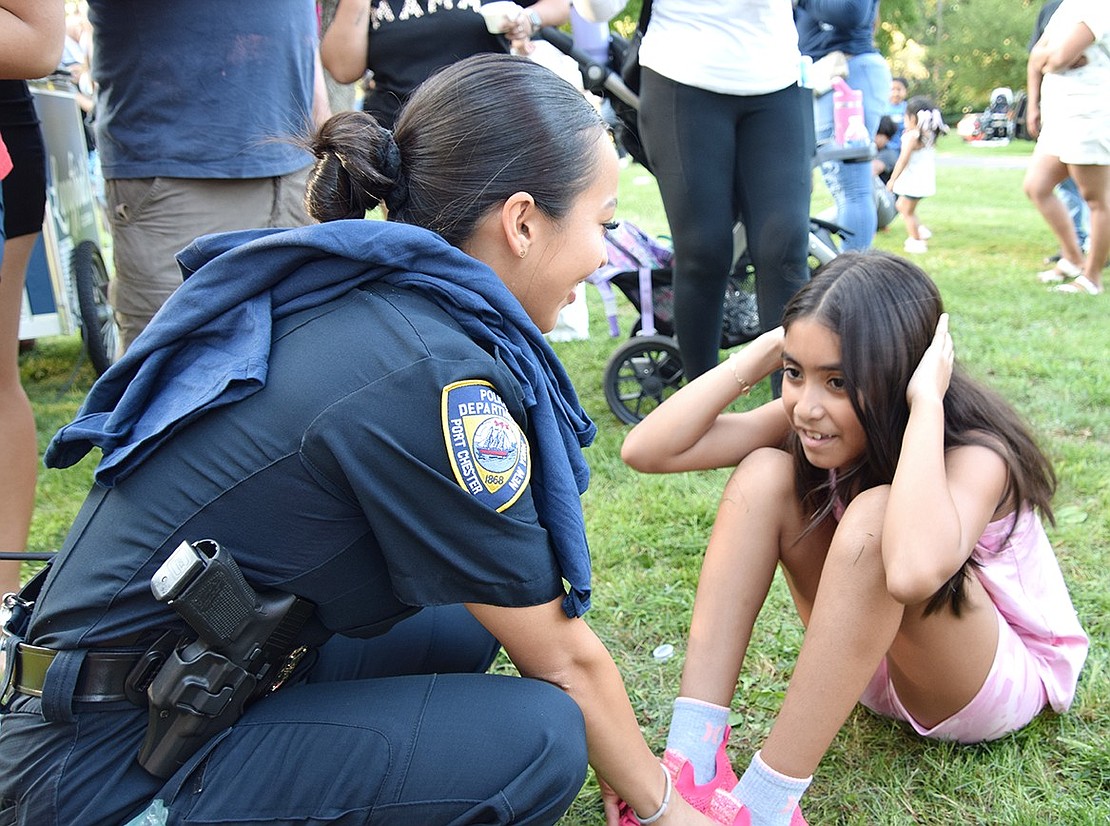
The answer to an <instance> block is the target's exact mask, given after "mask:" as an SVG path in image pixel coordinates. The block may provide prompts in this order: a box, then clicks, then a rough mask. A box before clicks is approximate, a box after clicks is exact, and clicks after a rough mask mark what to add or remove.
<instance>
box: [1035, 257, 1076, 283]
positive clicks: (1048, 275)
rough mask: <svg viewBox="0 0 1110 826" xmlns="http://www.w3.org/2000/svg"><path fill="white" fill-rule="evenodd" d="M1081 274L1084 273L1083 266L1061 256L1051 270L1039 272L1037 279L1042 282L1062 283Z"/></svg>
mask: <svg viewBox="0 0 1110 826" xmlns="http://www.w3.org/2000/svg"><path fill="white" fill-rule="evenodd" d="M1081 275H1083V268H1082V267H1080V266H1079V265H1078V264H1073V263H1072V262H1071V261H1069V260H1068V259H1066V258H1061V259H1060V260H1059V261H1057V262H1056V266H1055V267H1053V268H1052V269H1051V270H1045V271H1044V272H1039V273H1037V280H1038V281H1040V282H1041V283H1042V284H1062V283H1063V282H1064V281H1066V280H1067V279H1069V278H1078V277H1079V276H1081Z"/></svg>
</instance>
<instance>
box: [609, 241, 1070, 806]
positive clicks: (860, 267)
mask: <svg viewBox="0 0 1110 826" xmlns="http://www.w3.org/2000/svg"><path fill="white" fill-rule="evenodd" d="M779 367H781V368H782V369H783V372H784V378H783V386H782V398H781V399H779V400H774V401H771V402H769V403H767V404H765V405H763V406H761V407H758V408H755V409H753V410H748V411H745V412H742V413H725V412H723V411H724V409H725V408H726V407H728V406H729V405H730V404H732V403H733V402H734V401H735V400H736V398H737V397H738V396H740V395H743V394H745V393H747V392H748V390H749V389H750V387H751V385H753V384H755V383H756V382H757V381H759V380H760V379H762V378H763V377H764V376H767V375H768V374H769V373H771V372H772V371H773V370H775V369H777V368H779ZM622 457H623V459H624V460H625V461H626V462H627V463H628V464H629V465H631V466H632V467H634V468H636V469H637V470H640V471H643V472H645V473H675V472H681V471H690V470H703V469H707V468H718V467H730V466H734V465H735V466H737V467H736V470H735V471H734V472H733V474H732V476H731V478H730V479H729V481H728V483H727V484H726V486H725V490H724V495H723V496H722V499H721V503H720V506H719V509H718V512H717V519H716V522H715V524H714V526H713V531H712V535H711V537H710V540H709V547H708V549H707V551H706V556H705V561H704V563H703V567H702V571H701V576H700V579H699V581H698V588H697V595H696V598H695V601H694V609H693V619H692V622H691V627H690V638H689V644H688V650H687V656H686V662H685V664H684V667H683V672H682V681H681V685H680V696H679V697H678V699H676V700H675V703H674V712H673V716H672V719H671V727H670V731H669V735H668V738H667V750H666V753H665V755H664V765H665V766H667V767H668V769H669V770H670V771H671V773H672V776H673V778H674V785H675V789H676V790H677V791H678V792H679V793H681V794H682V795H683V797H685V798H686V799H687V800H688V801H690V802H691V803H693V804H694V805H695V807H697V808H699V809H702V810H704V811H707V812H708V813H709V814H710V816H711V817H713V818H714V819H715V820H717V822H720V823H727V824H748V823H751V824H753V825H754V826H763V825H764V824H780V823H781V824H787V823H793V824H799V823H804V822H805V821H804V820H803V818H802V815H801V811H800V809H799V808H798V800H799V798H800V797H801V795H802V793H803V792H804V791H805V789H806V787H807V786H808V785H809V783H810V780H811V779H812V777H811V776H812V774H813V772H814V771H815V770H816V768H817V766H818V764H819V762H820V760H821V758H822V756H823V755H824V754H825V752H826V750H827V749H828V748H829V745H830V744H831V743H832V740H833V738H834V737H835V736H836V734H837V732H838V731H839V729H840V727H841V726H842V725H843V723H844V722H845V720H846V719H847V717H848V715H849V714H850V713H851V711H852V709H853V708H854V706H855V704H856V702H857V701H858V702H861V703H863V704H864V705H865V706H867V707H868V708H870V709H872V710H873V711H875V712H876V713H878V714H880V715H883V716H886V717H891V718H894V719H897V720H902V721H904V722H905V723H907V724H908V725H909V726H910V727H911V728H912V729H913V730H914V731H916V732H917V733H918V734H920V735H922V736H924V737H931V738H937V739H943V740H955V741H959V742H963V743H975V742H981V741H985V740H993V739H996V738H999V737H1002V736H1004V735H1006V734H1008V733H1010V732H1013V731H1016V730H1017V729H1020V728H1022V727H1023V726H1025V725H1026V724H1027V723H1029V721H1030V720H1032V719H1033V718H1034V717H1035V716H1037V714H1039V713H1040V711H1041V710H1042V709H1043V708H1044V707H1045V706H1046V705H1048V706H1051V707H1052V708H1053V709H1054V710H1055V711H1057V712H1062V711H1064V710H1066V709H1067V708H1068V707H1069V705H1070V704H1071V701H1072V698H1073V696H1074V694H1075V688H1076V682H1077V679H1078V674H1079V670H1080V667H1081V666H1082V664H1083V662H1084V660H1085V658H1086V654H1087V645H1088V641H1087V637H1086V635H1085V634H1084V632H1083V629H1082V628H1081V627H1080V624H1079V621H1078V618H1077V617H1076V613H1075V610H1074V608H1073V607H1072V603H1071V599H1070V597H1069V595H1068V591H1067V588H1066V586H1065V584H1064V580H1063V577H1062V576H1061V573H1060V568H1059V566H1058V564H1057V561H1056V557H1055V555H1054V553H1053V550H1052V547H1051V546H1050V544H1049V541H1048V538H1047V537H1046V535H1045V531H1044V528H1043V526H1042V522H1041V516H1039V515H1038V512H1039V513H1040V514H1043V515H1044V516H1046V517H1047V518H1049V519H1051V516H1052V512H1051V499H1052V495H1053V492H1054V488H1055V476H1054V473H1053V470H1052V468H1051V465H1050V463H1049V460H1048V459H1047V458H1046V457H1045V455H1044V454H1043V453H1042V452H1041V450H1040V449H1039V448H1038V447H1037V445H1036V443H1035V442H1034V440H1033V438H1032V437H1031V436H1030V434H1029V431H1028V430H1027V429H1026V427H1025V425H1024V424H1023V423H1022V421H1021V420H1020V418H1019V416H1018V415H1017V414H1016V413H1015V411H1014V410H1013V409H1012V408H1011V407H1010V405H1009V404H1007V403H1006V402H1005V401H1004V400H1003V399H1002V398H1001V397H999V396H998V395H996V394H995V393H994V392H992V391H990V390H988V389H987V388H986V387H984V386H982V385H980V384H979V383H977V382H975V381H973V380H972V379H971V378H970V377H969V376H968V375H967V374H966V373H965V372H964V371H963V370H962V369H961V368H960V367H959V366H958V365H954V363H953V345H952V339H951V336H950V335H949V332H948V315H947V314H946V313H945V312H944V311H943V307H942V304H941V298H940V294H939V293H938V291H937V288H936V286H935V285H934V284H933V282H932V281H931V280H930V279H929V277H928V276H927V275H926V274H925V273H924V272H923V271H922V270H921V269H919V268H918V267H916V266H914V265H913V264H911V263H910V262H908V261H906V260H905V259H902V258H900V257H898V256H895V255H891V254H888V253H880V252H869V253H845V254H842V255H841V256H840V257H838V258H836V259H835V260H834V261H832V262H831V263H829V264H827V265H826V266H825V267H823V268H822V269H821V270H820V271H819V272H818V273H817V274H816V276H815V277H814V278H813V280H812V281H811V282H810V283H809V284H808V285H807V286H806V287H804V288H803V289H802V290H801V291H800V292H799V293H798V294H797V295H796V296H795V297H794V299H793V300H792V301H791V302H790V304H789V305H788V306H787V308H786V311H785V315H784V324H783V327H780V328H778V329H776V330H773V331H771V332H768V333H765V334H763V335H762V336H760V337H759V338H758V339H756V340H755V341H754V342H752V343H751V344H750V345H748V346H747V347H745V348H744V349H742V350H740V351H737V352H734V353H733V354H732V355H731V356H730V357H729V359H728V360H727V361H726V362H723V363H721V364H720V365H718V366H717V367H716V368H715V369H713V370H711V371H710V372H708V373H706V374H705V375H703V376H701V377H699V378H698V379H696V380H695V381H693V382H691V383H690V384H688V385H687V386H685V387H684V388H682V389H681V390H680V391H679V392H678V393H676V394H675V395H674V396H672V397H671V398H669V399H668V400H667V401H666V402H665V403H664V404H662V405H661V406H660V407H659V408H657V409H656V410H655V411H653V412H652V413H651V414H650V415H649V416H647V418H645V419H644V420H643V421H642V422H640V423H639V424H638V425H637V426H636V427H635V428H634V429H633V430H632V431H631V432H630V433H629V435H628V437H627V438H626V440H625V442H624V446H623V449H622ZM779 563H781V564H782V567H783V571H784V574H785V577H786V582H787V584H788V586H789V588H790V593H791V595H792V596H793V599H794V603H795V605H796V606H797V609H798V613H799V615H800V616H801V619H802V622H803V624H804V625H805V626H806V632H805V637H804V640H803V643H802V647H801V651H800V653H799V655H798V661H797V664H796V666H795V668H794V672H793V676H792V677H791V680H790V684H789V686H788V688H787V691H786V696H785V699H784V701H783V705H782V708H781V710H780V712H779V714H778V717H777V719H776V720H775V722H774V725H773V726H772V728H771V732H770V735H769V737H768V738H767V740H766V742H765V743H764V744H763V747H762V749H761V750H760V751H758V752H756V754H755V756H754V757H753V758H752V760H751V764H750V765H749V767H748V768H747V771H746V772H745V773H744V775H743V777H742V778H741V779H740V780H739V782H737V778H736V775H735V774H733V771H732V767H731V766H730V765H729V760H728V757H727V755H726V752H725V745H726V743H727V741H728V735H729V728H728V725H727V720H728V715H729V708H728V706H729V704H730V702H731V700H732V698H733V695H734V692H735V691H736V685H737V680H738V676H739V673H740V667H741V665H742V663H743V660H744V654H745V652H746V650H747V647H748V643H749V640H750V639H751V633H752V627H753V625H754V623H755V620H756V616H757V615H758V613H759V611H760V609H761V607H762V605H763V602H764V600H765V599H766V597H767V593H768V590H769V589H770V587H771V583H772V579H773V577H774V573H775V568H776V566H777V564H779Z"/></svg>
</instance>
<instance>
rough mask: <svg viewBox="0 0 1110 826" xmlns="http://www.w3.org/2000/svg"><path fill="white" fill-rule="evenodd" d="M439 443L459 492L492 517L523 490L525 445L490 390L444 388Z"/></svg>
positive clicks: (473, 385) (471, 385)
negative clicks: (474, 499)
mask: <svg viewBox="0 0 1110 826" xmlns="http://www.w3.org/2000/svg"><path fill="white" fill-rule="evenodd" d="M442 401H443V438H444V440H445V441H446V442H447V455H448V456H449V457H450V458H451V469H452V470H453V471H454V473H455V479H456V480H458V483H459V485H460V486H461V487H462V489H463V490H466V491H470V493H471V494H473V495H474V496H476V497H477V498H478V499H480V500H481V501H483V502H485V503H486V504H487V505H489V506H490V507H491V508H493V509H494V510H497V511H503V510H505V509H506V508H508V507H509V506H510V505H512V504H513V502H515V501H516V500H517V499H518V498H520V494H522V493H523V492H524V489H525V488H526V487H527V486H528V479H529V477H530V476H531V473H532V462H531V457H530V455H529V451H528V440H527V439H526V438H524V433H523V432H522V431H521V429H520V426H519V425H518V424H517V423H516V421H515V420H514V419H513V417H512V416H510V415H509V409H508V408H507V407H506V406H505V402H503V401H502V400H501V397H500V396H499V395H497V391H496V390H495V389H494V387H493V385H492V384H490V383H489V382H485V381H476V380H475V381H460V382H455V383H454V384H449V385H447V386H446V387H444V388H443V395H442Z"/></svg>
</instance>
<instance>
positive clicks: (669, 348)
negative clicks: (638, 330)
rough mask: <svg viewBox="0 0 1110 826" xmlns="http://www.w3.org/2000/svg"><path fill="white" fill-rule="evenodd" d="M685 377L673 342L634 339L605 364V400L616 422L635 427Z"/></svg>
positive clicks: (670, 340) (618, 349)
mask: <svg viewBox="0 0 1110 826" xmlns="http://www.w3.org/2000/svg"><path fill="white" fill-rule="evenodd" d="M685 378H686V371H685V370H684V369H683V366H682V356H681V355H679V352H678V346H677V345H676V344H675V342H674V339H672V338H668V337H667V336H634V337H633V338H631V339H629V340H628V341H626V342H625V343H624V344H622V345H621V346H620V347H618V348H617V349H616V351H614V353H613V355H612V356H610V357H609V363H608V364H607V365H605V400H606V401H607V402H609V409H610V410H612V411H613V413H614V414H615V415H616V417H617V418H618V419H620V420H621V421H622V422H624V423H625V424H636V422H638V421H640V420H641V419H642V418H644V416H646V415H647V414H648V413H650V412H651V411H652V410H654V409H655V408H657V407H658V406H659V405H660V404H662V403H663V400H664V399H665V398H667V397H668V396H670V395H671V394H672V393H674V392H675V391H676V390H678V388H679V387H681V386H682V383H683V382H684V381H685Z"/></svg>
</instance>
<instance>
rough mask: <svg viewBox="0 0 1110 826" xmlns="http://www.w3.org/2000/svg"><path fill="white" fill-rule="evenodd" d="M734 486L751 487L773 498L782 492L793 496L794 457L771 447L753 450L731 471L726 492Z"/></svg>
mask: <svg viewBox="0 0 1110 826" xmlns="http://www.w3.org/2000/svg"><path fill="white" fill-rule="evenodd" d="M736 486H742V487H744V488H745V489H748V488H751V489H754V490H755V491H758V492H760V493H761V494H765V495H767V496H770V497H772V498H775V499H779V498H781V497H782V496H783V494H784V493H789V495H790V496H794V495H795V486H794V457H793V456H791V455H790V454H789V453H787V452H786V451H784V450H779V449H777V448H773V447H763V448H759V449H757V450H753V451H752V452H751V453H749V454H748V455H747V456H745V457H744V458H743V460H742V461H741V462H740V464H739V465H737V466H736V470H734V471H733V472H732V476H730V477H729V480H728V484H727V485H726V486H725V491H726V493H727V492H728V490H729V488H733V487H736Z"/></svg>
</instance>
